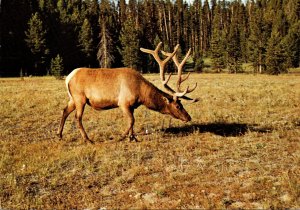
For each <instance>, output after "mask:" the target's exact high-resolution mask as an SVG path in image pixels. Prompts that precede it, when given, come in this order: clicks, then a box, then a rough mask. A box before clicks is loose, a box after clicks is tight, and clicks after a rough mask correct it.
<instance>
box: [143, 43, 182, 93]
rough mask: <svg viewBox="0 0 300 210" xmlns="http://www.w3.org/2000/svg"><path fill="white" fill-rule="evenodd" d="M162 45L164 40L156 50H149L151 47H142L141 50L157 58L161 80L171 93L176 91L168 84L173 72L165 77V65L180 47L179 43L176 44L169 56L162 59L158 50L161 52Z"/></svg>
mask: <svg viewBox="0 0 300 210" xmlns="http://www.w3.org/2000/svg"><path fill="white" fill-rule="evenodd" d="M161 45H162V42H160V43H159V44H158V45H157V46H156V48H155V50H149V49H145V48H140V50H141V51H142V52H145V53H149V54H151V55H152V56H153V57H154V59H155V60H156V62H157V63H158V65H159V73H160V79H161V81H162V83H163V85H164V87H165V88H166V89H167V90H168V91H170V92H171V93H175V91H174V90H173V89H172V88H170V87H169V86H168V85H167V83H168V82H169V80H170V78H171V75H172V74H170V75H169V76H168V78H167V79H165V66H166V63H167V62H168V61H169V60H170V59H171V58H172V57H173V56H174V55H175V54H176V52H177V50H178V48H179V45H176V47H175V48H174V51H173V53H170V54H169V55H168V56H167V58H165V59H164V60H161V58H160V57H159V55H158V52H159V50H160V48H161Z"/></svg>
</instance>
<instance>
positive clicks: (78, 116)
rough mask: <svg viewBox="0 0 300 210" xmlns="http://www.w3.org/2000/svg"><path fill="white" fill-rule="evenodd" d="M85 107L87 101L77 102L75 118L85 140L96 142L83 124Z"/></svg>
mask: <svg viewBox="0 0 300 210" xmlns="http://www.w3.org/2000/svg"><path fill="white" fill-rule="evenodd" d="M84 107H85V103H80V104H76V114H75V118H76V121H77V127H78V128H79V131H80V134H81V136H82V138H83V140H84V141H85V142H89V143H94V142H93V141H91V140H90V139H89V137H88V135H87V133H86V132H85V130H84V128H83V125H82V116H83V111H84Z"/></svg>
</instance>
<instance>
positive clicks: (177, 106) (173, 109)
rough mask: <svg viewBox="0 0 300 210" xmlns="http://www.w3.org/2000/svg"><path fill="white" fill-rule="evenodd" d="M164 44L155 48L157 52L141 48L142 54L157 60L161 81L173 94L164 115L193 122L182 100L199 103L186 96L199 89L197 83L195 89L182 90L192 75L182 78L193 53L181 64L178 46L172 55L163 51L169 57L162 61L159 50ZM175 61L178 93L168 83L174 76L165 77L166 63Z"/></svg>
mask: <svg viewBox="0 0 300 210" xmlns="http://www.w3.org/2000/svg"><path fill="white" fill-rule="evenodd" d="M161 45H162V42H160V43H159V44H158V45H157V47H156V48H155V50H149V49H145V48H140V50H141V51H142V52H145V53H148V54H151V55H152V56H153V57H154V59H155V60H156V62H157V63H158V65H159V72H160V79H161V82H162V84H163V86H164V88H165V89H166V90H167V91H168V92H169V93H170V94H171V96H172V97H170V98H165V102H166V103H165V104H166V105H165V106H164V108H163V110H161V112H162V113H165V114H169V115H171V116H173V117H174V118H177V119H180V120H182V121H185V122H188V121H190V120H191V117H190V115H189V114H188V113H187V111H186V110H185V109H184V108H183V106H182V104H181V101H180V99H181V98H182V99H185V100H191V101H192V102H197V101H198V99H197V98H196V99H192V98H189V97H187V96H186V94H188V93H191V92H192V91H194V90H195V89H196V87H197V83H196V84H195V85H194V87H193V88H191V89H190V88H189V86H187V87H186V88H185V90H183V91H182V90H181V87H180V86H181V83H182V82H184V81H186V80H187V79H188V77H189V76H190V73H188V74H187V76H185V77H182V68H183V66H184V64H185V62H186V61H187V59H188V57H189V56H190V53H191V49H190V50H189V51H188V53H187V54H186V56H185V58H184V59H183V60H182V62H181V63H179V61H178V58H177V55H176V52H177V50H178V48H179V45H176V46H175V48H174V51H173V52H172V53H168V52H164V51H161V52H162V54H164V55H165V56H167V57H166V58H165V59H164V60H162V59H161V58H160V57H159V54H158V53H159V50H160V48H161ZM171 58H172V59H173V61H174V63H175V65H176V67H177V68H178V80H177V83H176V84H177V87H176V91H175V90H173V89H172V88H171V87H170V86H169V85H168V82H169V80H170V78H171V76H172V74H169V76H168V77H167V78H166V77H165V66H166V63H167V62H168V61H169V60H170V59H171Z"/></svg>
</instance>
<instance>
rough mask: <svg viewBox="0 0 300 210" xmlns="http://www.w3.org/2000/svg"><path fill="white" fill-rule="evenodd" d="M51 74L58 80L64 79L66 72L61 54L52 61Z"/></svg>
mask: <svg viewBox="0 0 300 210" xmlns="http://www.w3.org/2000/svg"><path fill="white" fill-rule="evenodd" d="M50 68H51V74H52V75H53V76H54V77H55V78H56V79H62V73H63V71H64V65H63V59H62V58H61V57H60V56H59V54H58V55H57V56H56V57H55V58H54V59H53V58H52V59H51V67H50Z"/></svg>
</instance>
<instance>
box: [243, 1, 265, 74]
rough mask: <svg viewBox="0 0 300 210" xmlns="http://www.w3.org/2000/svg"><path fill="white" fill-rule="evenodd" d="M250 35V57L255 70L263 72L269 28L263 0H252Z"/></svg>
mask: <svg viewBox="0 0 300 210" xmlns="http://www.w3.org/2000/svg"><path fill="white" fill-rule="evenodd" d="M249 25H250V26H249V28H250V35H249V38H248V43H247V45H248V54H249V59H250V61H251V62H252V63H253V67H254V72H259V73H263V71H264V69H265V54H266V47H267V41H268V38H269V30H268V26H267V23H266V21H265V19H264V6H263V3H262V1H261V0H259V1H257V2H256V3H255V2H254V1H252V2H251V11H250V23H249Z"/></svg>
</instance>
